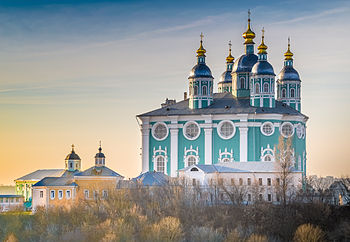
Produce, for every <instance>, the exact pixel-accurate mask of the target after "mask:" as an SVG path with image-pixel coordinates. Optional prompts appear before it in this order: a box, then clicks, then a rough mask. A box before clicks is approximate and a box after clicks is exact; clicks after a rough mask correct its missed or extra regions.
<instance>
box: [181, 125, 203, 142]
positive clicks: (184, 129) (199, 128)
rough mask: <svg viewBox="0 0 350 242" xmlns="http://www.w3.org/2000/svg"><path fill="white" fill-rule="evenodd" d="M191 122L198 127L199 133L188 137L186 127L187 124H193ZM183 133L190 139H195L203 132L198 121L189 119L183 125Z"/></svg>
mask: <svg viewBox="0 0 350 242" xmlns="http://www.w3.org/2000/svg"><path fill="white" fill-rule="evenodd" d="M191 124H194V125H196V126H197V127H198V133H197V135H196V136H195V137H193V138H191V137H188V136H187V134H186V128H187V126H189V125H191ZM182 133H183V135H184V137H185V138H186V139H188V140H195V139H197V138H198V137H199V135H200V134H201V127H200V126H199V125H198V123H197V122H196V121H188V122H186V123H185V125H184V126H183V128H182Z"/></svg>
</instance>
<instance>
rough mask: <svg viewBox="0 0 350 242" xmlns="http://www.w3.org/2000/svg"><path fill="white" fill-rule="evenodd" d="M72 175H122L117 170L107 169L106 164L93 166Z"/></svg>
mask: <svg viewBox="0 0 350 242" xmlns="http://www.w3.org/2000/svg"><path fill="white" fill-rule="evenodd" d="M74 176H115V177H122V176H121V175H120V174H118V173H117V172H115V171H113V170H111V169H109V168H108V167H106V166H93V167H90V168H89V169H87V170H85V171H82V172H79V173H77V174H75V175H74Z"/></svg>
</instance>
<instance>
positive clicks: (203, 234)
mask: <svg viewBox="0 0 350 242" xmlns="http://www.w3.org/2000/svg"><path fill="white" fill-rule="evenodd" d="M191 241H193V242H202V241H207V242H221V241H224V236H223V235H222V233H221V232H220V231H218V230H214V229H212V228H207V227H194V228H193V229H192V233H191Z"/></svg>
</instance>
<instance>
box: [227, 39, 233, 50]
mask: <svg viewBox="0 0 350 242" xmlns="http://www.w3.org/2000/svg"><path fill="white" fill-rule="evenodd" d="M228 46H229V47H230V49H231V46H232V44H231V40H230V41H229V42H228Z"/></svg>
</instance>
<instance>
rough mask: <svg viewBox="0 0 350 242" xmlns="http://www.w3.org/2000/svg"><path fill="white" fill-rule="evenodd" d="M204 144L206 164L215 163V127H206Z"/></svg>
mask: <svg viewBox="0 0 350 242" xmlns="http://www.w3.org/2000/svg"><path fill="white" fill-rule="evenodd" d="M204 134H205V136H204V146H205V155H204V159H205V160H204V162H205V164H206V165H210V164H213V161H212V152H213V129H212V128H207V129H204Z"/></svg>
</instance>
